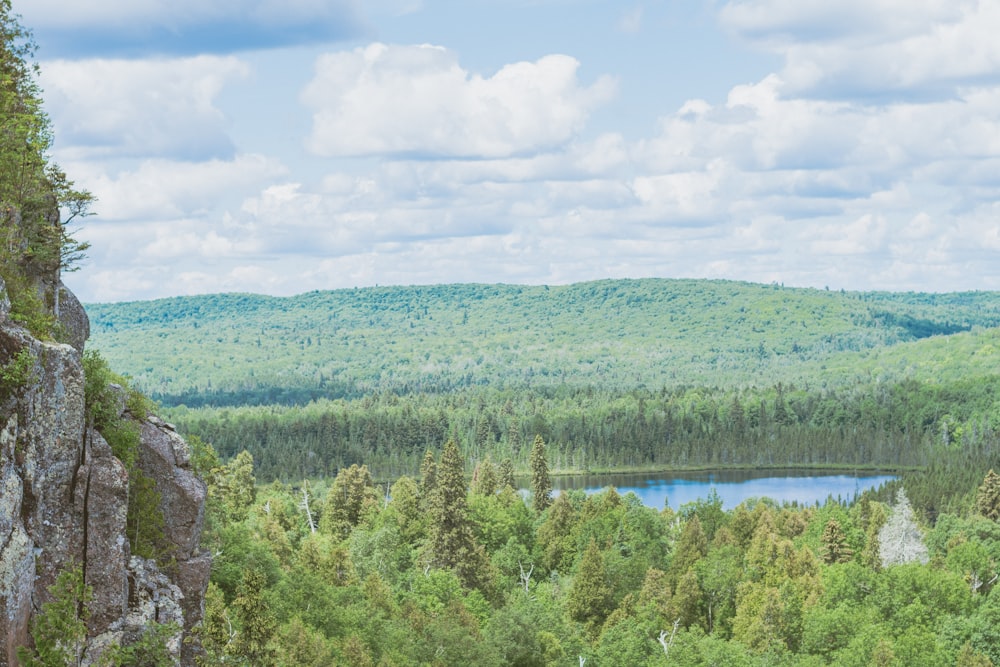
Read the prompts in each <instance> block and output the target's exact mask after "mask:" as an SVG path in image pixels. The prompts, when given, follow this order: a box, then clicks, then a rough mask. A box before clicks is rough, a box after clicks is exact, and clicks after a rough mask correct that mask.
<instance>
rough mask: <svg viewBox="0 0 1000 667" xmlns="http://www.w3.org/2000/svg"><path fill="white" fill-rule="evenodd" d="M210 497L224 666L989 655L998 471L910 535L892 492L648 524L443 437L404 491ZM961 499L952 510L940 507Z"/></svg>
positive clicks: (244, 475)
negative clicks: (518, 482) (473, 462)
mask: <svg viewBox="0 0 1000 667" xmlns="http://www.w3.org/2000/svg"><path fill="white" fill-rule="evenodd" d="M192 444H193V447H194V454H193V460H196V461H198V462H199V465H200V466H201V468H202V470H203V472H204V474H205V475H206V478H207V479H208V480H209V483H210V498H211V502H210V507H209V516H208V527H207V529H206V533H205V535H204V541H205V543H206V544H208V545H210V546H211V548H212V549H213V550H214V552H215V553H216V554H217V556H216V559H215V563H214V567H213V582H212V584H211V585H210V588H209V594H208V598H207V608H206V618H205V621H204V624H203V626H202V628H201V635H200V636H201V640H202V643H203V646H204V649H205V654H204V656H203V657H202V658H201V661H200V664H201V665H204V666H216V665H264V664H267V665H279V666H283V667H286V666H287V667H291V666H293V665H294V666H296V667H299V666H315V667H321V666H326V665H371V666H374V665H382V666H390V665H441V666H445V665H516V666H523V667H527V666H535V665H537V666H546V665H553V666H555V665H583V664H585V665H587V666H590V667H593V666H622V667H625V666H632V665H686V666H692V667H696V666H702V665H703V666H706V667H707V666H709V665H726V666H727V667H733V666H735V667H739V666H747V667H751V666H761V667H763V666H765V665H768V666H775V665H778V666H789V667H792V666H810V667H813V666H814V667H819V666H821V665H841V666H848V667H851V666H857V667H868V666H870V665H886V666H894V665H898V666H900V667H902V666H906V667H920V666H927V667H930V666H935V667H937V666H948V667H952V666H960V667H974V666H987V665H993V664H997V662H998V661H1000V597H998V594H997V592H996V591H997V590H1000V587H998V586H997V585H996V583H997V573H998V563H1000V523H998V517H1000V477H998V476H997V475H995V474H993V472H992V471H990V472H989V473H988V474H987V475H986V476H984V477H982V478H981V479H980V480H978V481H977V482H976V483H975V484H974V485H973V486H972V487H970V488H969V489H964V490H961V493H959V494H958V495H963V496H965V498H966V500H964V501H962V502H959V503H957V504H956V505H955V507H956V510H955V512H954V513H945V514H941V515H939V516H938V517H937V521H936V523H935V524H934V525H933V527H931V528H928V529H926V531H922V530H921V529H920V528H918V523H917V521H916V519H915V516H914V513H913V512H912V510H911V507H910V502H909V500H908V498H907V496H906V494H905V493H903V492H902V491H901V490H899V489H895V490H889V489H883V490H882V492H881V493H880V494H872V493H868V494H865V495H864V496H862V497H861V498H860V499H858V500H857V501H856V502H854V503H852V504H850V505H845V504H841V503H839V502H836V501H833V500H830V501H828V502H826V503H825V504H822V505H816V506H809V507H799V506H795V505H784V506H779V505H776V504H775V503H773V502H770V501H768V500H767V499H757V500H751V501H747V502H745V503H743V504H741V505H739V506H738V507H736V508H734V509H731V510H729V511H726V510H723V508H722V507H721V501H719V499H718V498H717V497H712V496H710V497H708V498H706V499H704V500H700V501H697V502H694V503H690V504H687V505H684V506H682V507H680V508H679V509H678V510H677V511H674V510H672V509H670V508H665V509H663V510H657V509H654V508H649V507H645V506H643V505H642V504H641V503H640V502H639V500H638V498H636V497H635V496H634V495H632V494H628V495H626V496H621V495H619V494H618V493H617V492H616V491H615V490H614V489H606V490H604V491H602V492H600V493H597V494H593V495H590V496H587V495H586V494H584V493H583V492H581V491H570V492H564V493H561V494H559V495H558V496H556V497H555V498H553V497H552V495H551V493H550V489H551V477H550V476H549V470H548V451H547V448H546V446H545V443H544V441H543V440H542V438H540V437H539V438H535V439H534V441H533V442H532V444H531V446H530V448H529V449H530V454H529V459H530V467H531V489H532V491H531V493H530V495H529V497H528V498H524V497H522V496H521V495H520V494H518V493H516V492H515V491H514V489H513V488H512V487H511V486H510V485H511V483H512V481H513V478H512V470H513V466H512V464H511V462H510V461H509V460H503V461H500V462H498V463H496V464H495V463H494V462H492V461H490V460H489V459H486V460H484V461H483V462H481V463H480V464H479V465H477V466H476V469H475V473H474V475H473V477H472V483H471V486H470V485H469V478H468V477H467V476H466V474H465V469H466V464H465V461H463V457H462V456H461V454H460V453H459V449H458V447H457V446H456V444H455V442H454V441H453V440H449V441H447V442H446V443H445V444H444V446H443V447H440V448H436V449H435V450H428V452H427V453H426V455H425V457H424V459H423V461H422V465H421V476H420V478H419V481H418V480H417V479H414V478H411V477H408V476H403V477H400V478H398V479H397V480H395V482H394V483H393V484H392V485H391V486H388V485H385V486H383V485H378V484H376V483H375V482H374V480H373V478H372V476H371V473H370V472H369V470H368V468H367V466H365V465H360V466H359V465H352V466H350V467H346V468H342V469H341V470H340V471H339V472H338V474H337V475H336V477H335V478H334V479H332V480H326V481H323V482H319V483H315V484H314V483H301V484H297V485H286V484H282V483H280V482H274V483H271V484H267V485H260V484H258V483H257V482H256V480H255V478H254V475H253V465H254V461H253V458H252V457H251V456H250V455H249V454H247V453H246V452H243V453H241V454H239V455H238V456H236V457H234V458H233V459H232V460H231V461H230V462H229V463H228V464H225V465H219V462H218V459H217V458H216V457H215V453H214V452H213V451H212V450H211V448H210V447H208V446H207V445H205V444H204V443H202V442H201V441H200V440H198V439H197V438H195V439H193V441H192ZM949 500H954V498H949Z"/></svg>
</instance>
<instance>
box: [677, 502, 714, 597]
mask: <svg viewBox="0 0 1000 667" xmlns="http://www.w3.org/2000/svg"><path fill="white" fill-rule="evenodd" d="M707 553H708V538H707V537H706V536H705V532H704V531H703V530H702V529H701V520H700V519H698V515H697V514H695V515H692V516H691V518H690V519H688V522H687V523H686V524H684V531H683V532H682V533H681V537H680V539H679V540H677V547H676V549H674V556H673V559H672V560H671V561H670V568H669V570H668V573H669V574H670V575H671V579H672V580H673V581H675V582H676V581H679V580H680V578H681V577H682V576H683V575H684V573H686V572H687V571H688V570H689V569H691V568H692V567H694V565H695V563H697V562H698V561H699V560H701V559H702V558H704V557H705V554H707Z"/></svg>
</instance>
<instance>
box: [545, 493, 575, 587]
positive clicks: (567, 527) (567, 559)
mask: <svg viewBox="0 0 1000 667" xmlns="http://www.w3.org/2000/svg"><path fill="white" fill-rule="evenodd" d="M575 525H576V510H575V509H573V505H572V504H571V503H570V502H569V495H568V494H565V493H561V494H559V495H558V496H557V497H556V500H555V502H554V503H552V510H551V511H550V512H549V513H548V515H547V516H546V517H545V521H543V522H542V525H540V526H539V527H538V533H537V540H536V541H537V544H538V547H539V548H540V549H541V551H542V563H543V564H544V565H545V567H546V568H548V569H549V570H558V571H562V572H564V573H565V572H566V571H567V570H569V568H570V566H571V565H572V561H573V557H574V556H575V555H576V547H575V544H574V540H573V535H572V532H573V528H574V526H575Z"/></svg>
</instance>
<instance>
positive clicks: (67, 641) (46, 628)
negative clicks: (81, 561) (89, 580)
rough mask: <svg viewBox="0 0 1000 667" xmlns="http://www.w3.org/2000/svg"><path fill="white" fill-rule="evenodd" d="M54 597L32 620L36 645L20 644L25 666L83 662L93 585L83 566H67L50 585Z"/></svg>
mask: <svg viewBox="0 0 1000 667" xmlns="http://www.w3.org/2000/svg"><path fill="white" fill-rule="evenodd" d="M49 594H51V595H52V600H50V601H49V602H46V603H45V604H43V605H42V610H41V613H39V614H36V615H35V617H34V619H33V620H32V623H31V637H32V639H34V640H35V648H34V649H33V650H32V649H27V648H18V649H17V659H18V660H20V661H21V665H22V667H63V666H64V665H78V664H80V657H81V656H82V653H83V647H84V642H85V640H86V638H87V623H86V621H87V603H88V602H90V597H91V591H90V587H89V586H87V585H86V584H84V582H83V570H82V569H80V567H79V566H76V567H71V568H69V569H66V570H63V571H62V572H61V573H60V574H59V576H58V577H57V578H56V582H55V583H54V584H53V585H52V586H50V587H49Z"/></svg>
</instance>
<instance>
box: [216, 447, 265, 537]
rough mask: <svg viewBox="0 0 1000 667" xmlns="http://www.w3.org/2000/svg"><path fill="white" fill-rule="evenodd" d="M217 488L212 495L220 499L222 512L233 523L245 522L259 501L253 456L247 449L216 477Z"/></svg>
mask: <svg viewBox="0 0 1000 667" xmlns="http://www.w3.org/2000/svg"><path fill="white" fill-rule="evenodd" d="M215 481H216V486H215V488H213V489H209V493H210V495H213V496H215V497H217V498H219V499H220V501H221V505H222V511H223V513H224V514H225V515H226V517H227V518H228V519H229V520H230V521H232V522H239V521H243V520H244V519H246V518H247V516H248V515H249V513H250V508H251V507H252V506H253V503H254V501H255V500H256V499H257V479H256V478H255V477H254V474H253V456H252V455H251V454H250V452H248V451H246V450H245V449H244V450H243V451H241V452H240V453H239V454H237V455H236V457H235V458H234V459H233V460H232V461H230V462H229V463H227V464H226V465H225V466H223V468H222V470H221V471H219V473H218V474H216V475H215Z"/></svg>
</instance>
